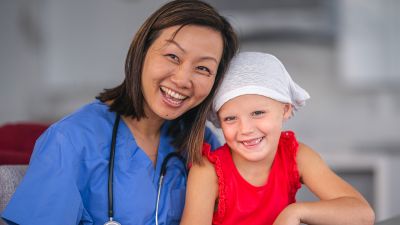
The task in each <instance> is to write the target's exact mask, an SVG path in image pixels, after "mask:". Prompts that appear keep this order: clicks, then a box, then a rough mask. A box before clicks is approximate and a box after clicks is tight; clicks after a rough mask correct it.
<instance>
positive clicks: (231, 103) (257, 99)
mask: <svg viewBox="0 0 400 225" xmlns="http://www.w3.org/2000/svg"><path fill="white" fill-rule="evenodd" d="M283 104H284V103H282V102H279V101H277V100H275V99H272V98H269V97H267V96H264V95H257V94H245V95H240V96H237V97H234V98H232V99H229V100H227V101H226V102H225V103H224V104H223V105H222V107H221V108H220V110H219V112H221V111H224V110H226V109H229V110H237V111H239V110H240V109H246V108H252V107H274V106H281V105H283Z"/></svg>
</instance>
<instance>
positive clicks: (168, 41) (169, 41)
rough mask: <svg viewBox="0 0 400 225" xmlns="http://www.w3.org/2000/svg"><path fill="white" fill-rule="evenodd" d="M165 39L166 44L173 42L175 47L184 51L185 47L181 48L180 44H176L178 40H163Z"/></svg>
mask: <svg viewBox="0 0 400 225" xmlns="http://www.w3.org/2000/svg"><path fill="white" fill-rule="evenodd" d="M165 41H166V42H167V43H168V44H174V45H176V47H178V48H179V49H180V50H181V51H182V52H184V53H186V51H185V49H184V48H182V46H180V45H179V44H178V42H176V41H174V40H165Z"/></svg>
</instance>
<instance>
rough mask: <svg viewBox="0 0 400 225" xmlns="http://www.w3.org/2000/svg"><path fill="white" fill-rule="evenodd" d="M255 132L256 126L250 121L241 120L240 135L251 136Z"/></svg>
mask: <svg viewBox="0 0 400 225" xmlns="http://www.w3.org/2000/svg"><path fill="white" fill-rule="evenodd" d="M252 132H254V124H253V123H252V122H251V121H250V120H249V119H240V133H241V134H251V133H252Z"/></svg>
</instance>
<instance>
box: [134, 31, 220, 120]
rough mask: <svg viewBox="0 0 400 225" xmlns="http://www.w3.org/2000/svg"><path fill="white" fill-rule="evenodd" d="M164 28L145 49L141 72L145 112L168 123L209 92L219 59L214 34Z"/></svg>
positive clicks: (216, 33)
mask: <svg viewBox="0 0 400 225" xmlns="http://www.w3.org/2000/svg"><path fill="white" fill-rule="evenodd" d="M179 27H180V26H173V27H169V28H166V29H164V30H163V31H162V32H161V34H160V36H159V37H158V38H157V39H156V40H155V41H154V43H153V44H152V45H151V46H150V47H149V49H148V51H147V54H146V57H145V60H144V65H143V71H142V90H143V96H144V98H145V113H146V115H147V116H148V117H150V118H151V117H153V118H154V117H155V118H160V119H166V120H172V119H175V118H177V117H179V116H180V115H182V114H183V113H185V112H187V111H188V110H190V109H192V108H193V107H195V106H197V105H198V104H200V103H201V102H202V101H203V100H204V99H205V98H206V97H207V96H208V94H209V93H210V91H211V88H212V86H213V84H214V81H215V76H216V73H217V70H218V65H219V62H220V59H221V57H222V50H223V49H222V48H223V40H222V36H221V34H220V33H219V32H218V31H215V30H213V29H211V28H208V27H204V26H196V25H187V26H184V27H182V29H180V30H179V31H178V33H176V36H175V37H173V35H174V32H175V31H176V30H177V29H178V28H179Z"/></svg>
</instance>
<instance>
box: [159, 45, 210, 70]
mask: <svg viewBox="0 0 400 225" xmlns="http://www.w3.org/2000/svg"><path fill="white" fill-rule="evenodd" d="M165 41H166V42H167V44H173V45H175V46H176V47H178V48H179V49H180V50H181V51H182V52H183V53H186V50H185V49H184V48H183V47H182V46H180V45H179V44H178V42H176V41H175V40H173V39H172V40H165ZM200 60H212V61H214V62H215V63H216V64H217V65H218V60H217V59H215V58H214V57H211V56H203V57H201V58H200Z"/></svg>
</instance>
